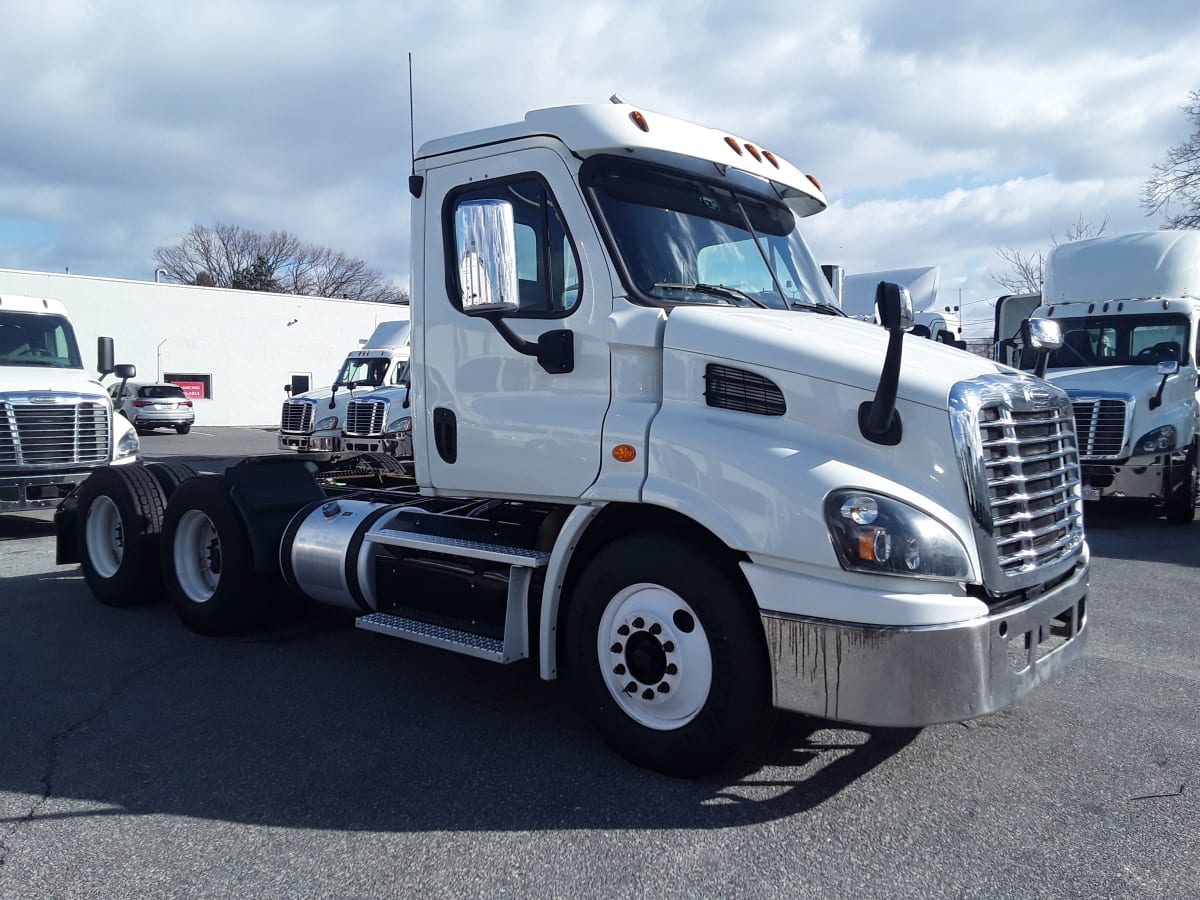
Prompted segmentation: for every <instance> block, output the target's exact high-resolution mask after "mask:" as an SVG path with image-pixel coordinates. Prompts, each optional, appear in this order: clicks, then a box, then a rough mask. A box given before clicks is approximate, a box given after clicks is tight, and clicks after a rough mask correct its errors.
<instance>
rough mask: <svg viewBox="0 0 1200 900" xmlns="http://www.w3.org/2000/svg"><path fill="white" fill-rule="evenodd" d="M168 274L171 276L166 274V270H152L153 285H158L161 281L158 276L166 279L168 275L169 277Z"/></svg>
mask: <svg viewBox="0 0 1200 900" xmlns="http://www.w3.org/2000/svg"><path fill="white" fill-rule="evenodd" d="M170 274H171V273H170V272H168V271H167V270H166V269H162V268H159V269H155V270H154V283H155V284H158V283H159V281H160V280H161V279H160V278H159V277H158V276H160V275H161V276H162V277H163V278H166V277H167V276H168V275H170Z"/></svg>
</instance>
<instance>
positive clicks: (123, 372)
mask: <svg viewBox="0 0 1200 900" xmlns="http://www.w3.org/2000/svg"><path fill="white" fill-rule="evenodd" d="M113 374H114V375H116V376H117V377H118V378H120V379H121V380H122V381H128V380H129V379H130V378H136V377H137V366H135V365H133V363H121V365H119V366H114V367H113Z"/></svg>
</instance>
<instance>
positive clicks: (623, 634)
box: [617, 625, 629, 637]
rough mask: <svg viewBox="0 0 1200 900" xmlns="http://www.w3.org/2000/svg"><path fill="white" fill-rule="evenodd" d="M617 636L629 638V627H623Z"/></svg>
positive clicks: (618, 630) (619, 629)
mask: <svg viewBox="0 0 1200 900" xmlns="http://www.w3.org/2000/svg"><path fill="white" fill-rule="evenodd" d="M617 634H619V635H620V636H621V637H628V636H629V626H628V625H622V626H621V627H620V628H618V629H617Z"/></svg>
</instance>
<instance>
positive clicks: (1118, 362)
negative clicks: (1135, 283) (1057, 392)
mask: <svg viewBox="0 0 1200 900" xmlns="http://www.w3.org/2000/svg"><path fill="white" fill-rule="evenodd" d="M1054 321H1056V322H1058V324H1059V327H1060V328H1062V333H1063V345H1062V347H1060V348H1059V349H1058V350H1055V351H1054V352H1053V353H1051V354H1050V360H1049V362H1048V363H1047V364H1046V368H1048V369H1078V368H1082V367H1085V366H1087V367H1090V366H1154V365H1157V364H1158V363H1160V362H1163V361H1165V360H1175V361H1176V362H1178V363H1179V364H1180V365H1181V366H1184V365H1187V364H1188V362H1189V355H1188V343H1189V341H1188V335H1189V323H1188V319H1187V316H1184V315H1178V314H1174V315H1172V314H1166V315H1147V316H1097V317H1081V318H1077V319H1055V320H1054ZM1036 362H1037V360H1036V354H1033V353H1022V354H1021V368H1022V369H1026V370H1030V371H1032V370H1033V368H1034V365H1035V364H1036Z"/></svg>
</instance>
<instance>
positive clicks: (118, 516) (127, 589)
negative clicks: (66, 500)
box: [75, 466, 166, 606]
mask: <svg viewBox="0 0 1200 900" xmlns="http://www.w3.org/2000/svg"><path fill="white" fill-rule="evenodd" d="M165 506H166V498H165V497H164V496H163V492H162V489H161V488H160V487H159V485H158V482H156V481H155V480H154V478H153V477H152V476H151V475H150V474H149V473H148V472H146V471H145V470H144V469H142V468H140V467H138V466H108V467H105V468H103V469H97V470H96V471H95V472H93V473H92V474H91V476H90V477H89V478H88V479H87V481H85V482H84V483H83V485H82V486H81V487H80V489H79V509H78V512H77V515H76V520H75V521H76V529H77V530H76V546H77V547H79V549H80V553H79V565H80V568H81V569H82V570H83V577H84V580H85V581H87V584H88V587H89V588H91V591H92V593H93V594H94V595H95V597H96V599H97V600H99V601H100V602H101V603H103V604H104V605H105V606H134V605H137V604H139V603H148V602H150V601H153V600H158V599H161V597H162V593H163V588H162V578H161V577H160V575H159V571H158V540H159V534H160V532H161V530H162V524H163V508H164V507H165Z"/></svg>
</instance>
